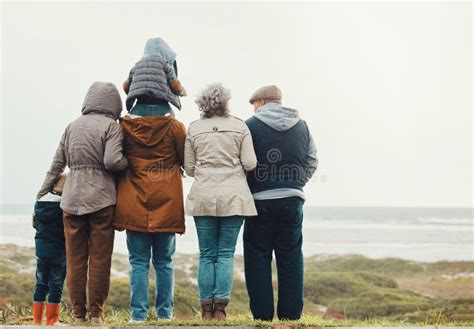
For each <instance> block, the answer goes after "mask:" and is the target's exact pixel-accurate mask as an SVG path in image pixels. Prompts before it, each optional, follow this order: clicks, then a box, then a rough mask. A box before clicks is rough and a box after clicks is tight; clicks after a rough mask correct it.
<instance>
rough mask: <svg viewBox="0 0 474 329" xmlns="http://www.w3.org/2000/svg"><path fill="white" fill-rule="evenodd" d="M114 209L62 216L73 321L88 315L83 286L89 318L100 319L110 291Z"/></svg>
mask: <svg viewBox="0 0 474 329" xmlns="http://www.w3.org/2000/svg"><path fill="white" fill-rule="evenodd" d="M114 208H115V207H114V206H109V207H106V208H104V209H101V210H99V211H96V212H93V213H90V214H86V215H80V216H77V215H72V214H68V213H66V212H63V218H64V235H65V237H66V255H67V288H68V290H69V296H70V297H71V304H72V312H73V315H74V317H76V318H84V317H85V316H86V313H87V308H86V286H87V287H88V289H89V305H90V316H91V317H100V316H102V313H103V310H104V304H105V301H106V300H107V296H108V294H109V287H110V266H111V264H112V251H113V247H114V228H113V227H112V220H113V215H114Z"/></svg>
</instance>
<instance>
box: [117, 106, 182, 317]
mask: <svg viewBox="0 0 474 329" xmlns="http://www.w3.org/2000/svg"><path fill="white" fill-rule="evenodd" d="M170 111H171V108H170V107H169V105H168V106H167V107H161V106H159V105H155V104H138V105H136V106H135V107H134V108H133V109H132V111H131V112H130V113H129V115H126V116H124V117H122V118H121V119H120V124H121V125H122V128H123V132H124V144H123V146H124V152H125V155H126V156H127V157H128V159H129V166H128V169H127V170H126V171H125V172H124V173H123V174H122V175H121V176H120V178H119V183H118V191H117V206H116V211H115V219H114V227H115V228H116V229H117V230H120V231H121V230H126V231H127V248H128V254H129V262H130V265H131V271H130V288H131V289H130V290H131V296H130V297H131V301H130V307H131V320H130V322H131V323H139V322H143V321H145V320H146V319H147V317H148V308H149V305H150V301H149V272H148V271H149V268H150V260H152V262H153V267H154V268H155V275H156V279H155V285H156V287H155V311H156V315H157V316H158V318H159V319H172V318H173V307H174V293H173V291H174V271H173V260H172V257H173V255H174V252H175V244H176V242H175V241H176V240H175V239H176V237H175V235H176V233H179V234H182V233H184V231H185V225H184V203H183V183H182V175H181V171H182V169H181V167H182V166H183V163H184V141H185V139H186V129H185V128H184V125H183V124H182V123H181V122H179V121H178V120H176V119H175V117H174V116H173V115H171V113H170Z"/></svg>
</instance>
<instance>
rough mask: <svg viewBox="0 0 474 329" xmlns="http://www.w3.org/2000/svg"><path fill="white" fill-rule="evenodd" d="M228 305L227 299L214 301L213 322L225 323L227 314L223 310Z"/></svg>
mask: <svg viewBox="0 0 474 329" xmlns="http://www.w3.org/2000/svg"><path fill="white" fill-rule="evenodd" d="M227 304H229V300H228V299H214V320H219V321H225V319H226V317H227V314H226V313H225V308H226V306H227Z"/></svg>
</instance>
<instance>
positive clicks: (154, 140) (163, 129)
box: [120, 115, 175, 147]
mask: <svg viewBox="0 0 474 329" xmlns="http://www.w3.org/2000/svg"><path fill="white" fill-rule="evenodd" d="M174 121H175V119H174V118H173V117H171V116H150V117H139V118H132V117H130V116H128V115H126V116H124V117H122V118H120V124H121V126H122V128H123V130H124V133H125V134H126V135H129V136H130V137H131V138H132V139H133V140H134V141H135V142H137V143H138V144H142V145H146V146H148V147H152V146H156V145H157V144H159V143H160V142H161V141H162V140H163V138H164V137H165V135H166V134H167V132H168V130H169V129H170V128H171V126H172V124H173V123H174Z"/></svg>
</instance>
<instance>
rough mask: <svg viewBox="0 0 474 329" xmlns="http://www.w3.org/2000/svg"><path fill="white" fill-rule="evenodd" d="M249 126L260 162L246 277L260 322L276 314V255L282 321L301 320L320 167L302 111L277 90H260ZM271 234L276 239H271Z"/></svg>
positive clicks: (252, 179) (247, 231) (252, 176)
mask: <svg viewBox="0 0 474 329" xmlns="http://www.w3.org/2000/svg"><path fill="white" fill-rule="evenodd" d="M250 103H251V104H253V105H254V107H255V111H256V114H255V115H254V116H253V117H251V118H250V119H248V120H247V121H246V123H247V125H248V127H249V129H250V132H251V134H252V140H253V145H254V147H255V153H256V155H257V159H258V165H257V168H256V170H254V171H252V172H250V173H249V174H248V176H247V180H248V183H249V187H250V189H251V191H252V193H253V198H254V199H255V205H256V207H257V212H258V215H257V216H255V217H252V218H249V219H248V220H247V221H246V222H245V228H244V258H245V278H246V284H247V290H248V293H249V297H250V308H251V310H252V313H253V316H254V318H255V319H260V320H271V319H272V318H273V314H274V309H273V308H274V306H273V288H272V282H271V275H272V274H271V261H272V253H273V251H274V252H275V257H276V259H277V270H278V308H277V313H278V318H280V319H289V320H296V319H299V318H300V316H301V312H302V309H303V254H302V221H303V203H304V200H305V196H304V192H303V187H304V185H305V184H306V182H307V181H308V180H309V179H310V178H311V176H312V175H313V173H314V171H315V170H316V167H317V162H318V161H317V158H316V148H315V146H314V143H313V140H312V137H311V134H310V132H309V129H308V127H307V125H306V122H304V121H303V120H301V119H300V117H299V114H298V111H297V110H295V109H292V108H288V107H284V106H282V105H281V91H280V90H279V89H278V88H277V87H276V86H268V87H263V88H261V89H259V90H257V91H256V92H255V93H254V95H253V96H252V98H251V99H250ZM269 232H271V234H269Z"/></svg>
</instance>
